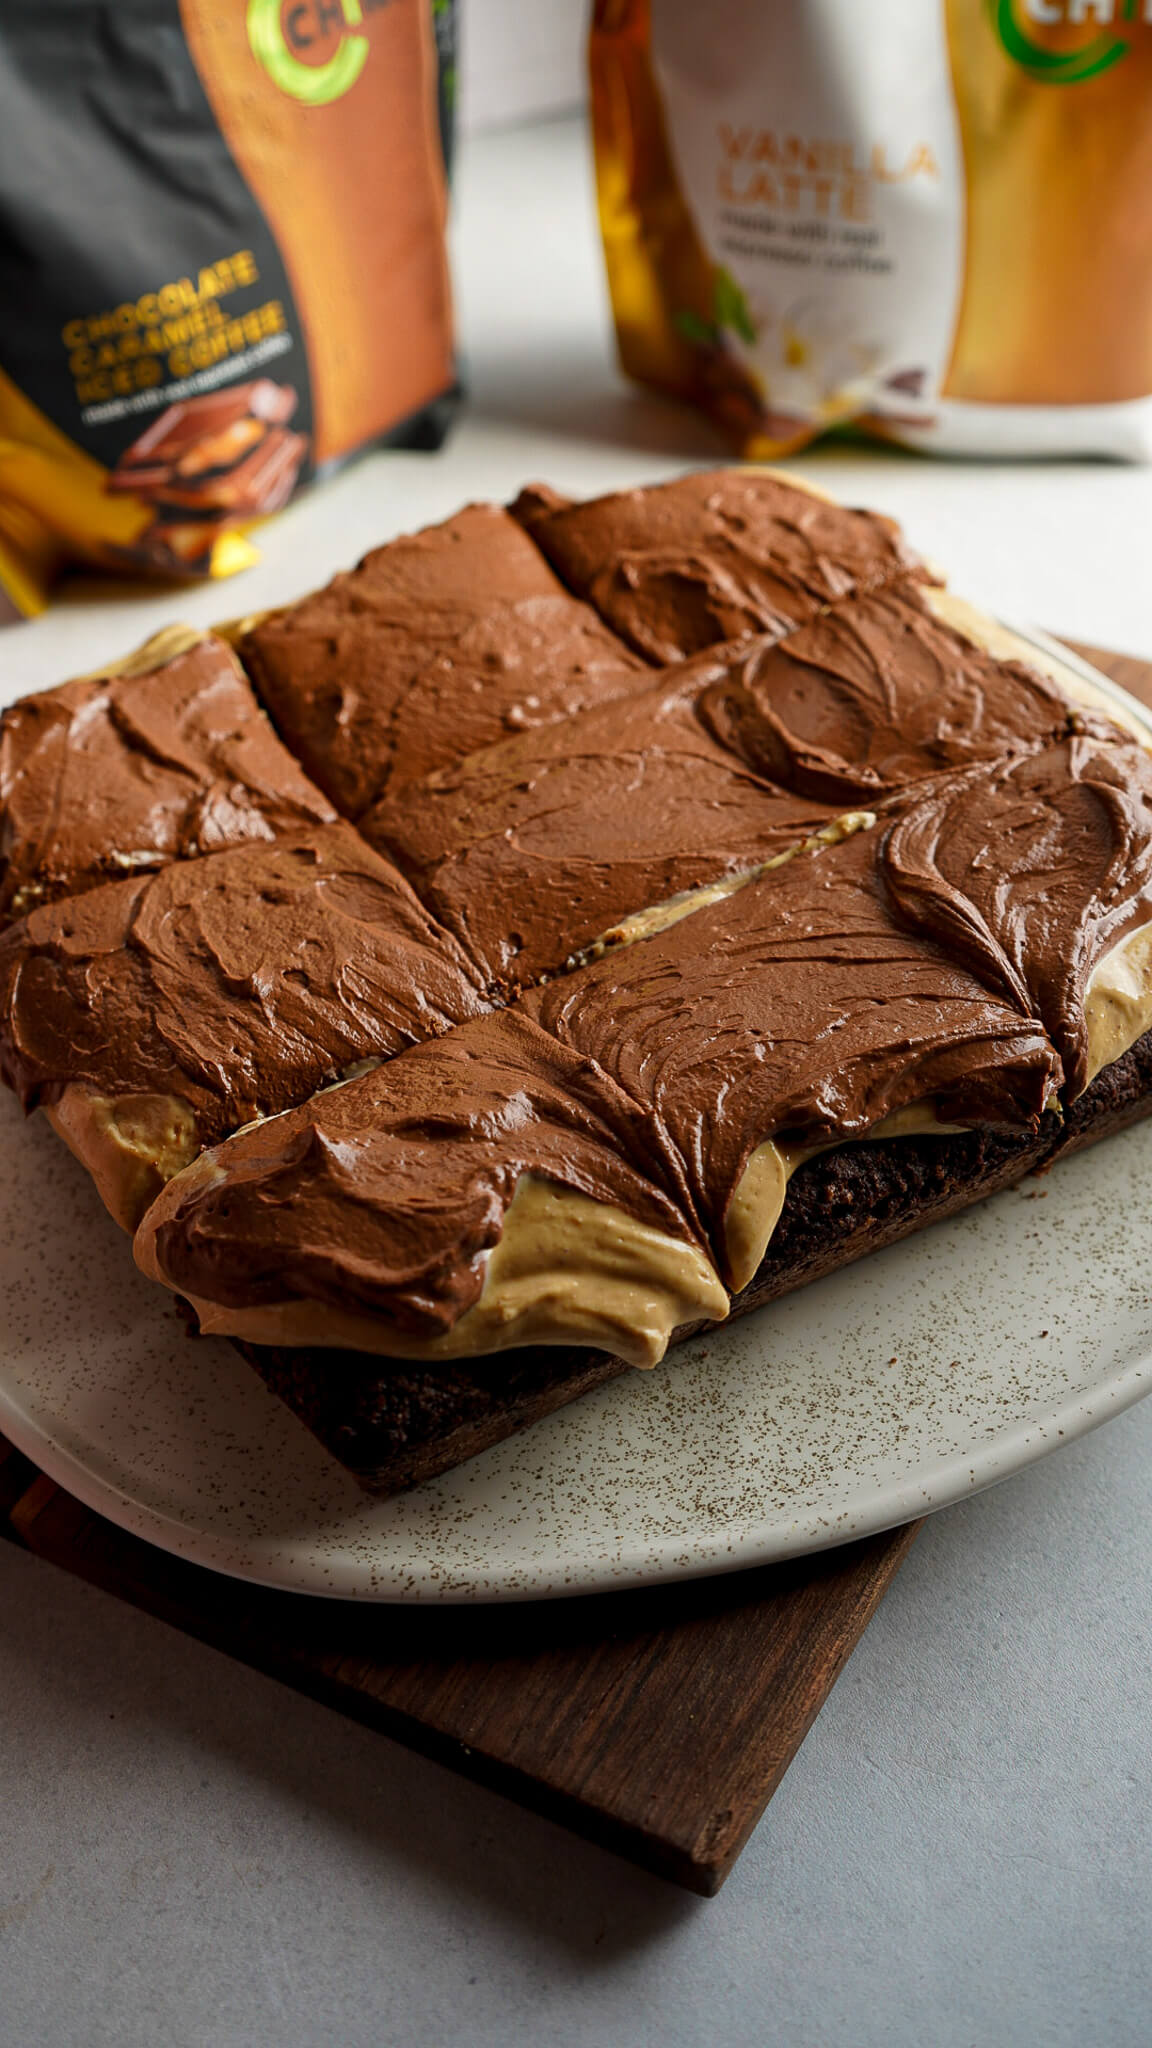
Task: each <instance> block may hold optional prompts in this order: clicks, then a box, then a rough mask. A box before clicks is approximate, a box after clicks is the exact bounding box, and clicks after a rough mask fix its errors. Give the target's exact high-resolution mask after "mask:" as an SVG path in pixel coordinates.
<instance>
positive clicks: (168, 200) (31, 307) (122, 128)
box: [0, 0, 454, 617]
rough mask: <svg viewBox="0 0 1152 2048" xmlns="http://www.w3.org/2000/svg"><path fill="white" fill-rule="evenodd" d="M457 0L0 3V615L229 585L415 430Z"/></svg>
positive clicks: (427, 344) (431, 305)
mask: <svg viewBox="0 0 1152 2048" xmlns="http://www.w3.org/2000/svg"><path fill="white" fill-rule="evenodd" d="M453 27H454V17H453V10H452V4H451V0H5V4H4V7H3V9H2V10H0V615H7V616H8V617H13V616H20V615H22V614H25V613H28V612H33V611H36V610H38V609H39V608H40V607H41V605H42V604H43V603H44V601H45V597H46V593H47V591H48V590H49V588H50V586H51V583H52V581H53V579H54V577H55V575H56V574H57V573H58V572H59V571H60V570H61V569H64V568H66V567H68V566H69V565H72V564H76V563H83V564H86V565H88V566H94V567H97V568H105V569H110V570H119V571H121V572H124V573H129V574H133V575H137V576H138V575H141V574H144V575H156V576H164V577H172V576H176V577H183V578H198V577H202V576H218V575H226V574H228V573H229V572H230V571H232V570H234V569H238V568H242V567H244V566H245V565H246V564H247V563H248V562H250V561H251V560H253V559H254V558H255V550H254V549H253V547H252V545H251V543H250V542H249V541H248V539H247V538H246V533H247V530H248V528H249V527H250V526H251V525H252V523H253V522H254V521H257V520H259V519H262V518H265V517H266V516H267V515H268V514H269V513H271V512H275V511H278V510H279V509H280V508H281V506H283V505H285V504H286V503H287V502H288V500H289V499H290V498H291V497H292V496H293V495H294V494H295V492H296V491H297V490H298V489H299V488H300V487H301V486H302V485H303V484H304V483H306V482H308V481H309V480H310V479H311V478H313V477H314V476H316V475H317V474H319V473H321V472H323V471H324V470H326V469H328V468H330V467H332V466H334V465H336V464H338V463H340V462H342V461H344V460H345V459H346V458H347V457H348V456H350V455H352V454H354V453H355V452H356V451H357V450H358V449H361V448H363V447H365V446H367V445H368V444H370V443H374V442H381V441H383V442H391V443H394V444H397V445H402V446H407V447H414V446H415V447H419V446H435V445H437V443H438V441H439V440H440V439H441V438H442V436H443V434H444V432H445V431H446V428H447V424H448V419H449V416H450V410H451V401H452V394H453V387H454V369H453V357H452V312H451V298H450V290H449V280H448V268H447V261H446V257H445V247H444V226H445V207H446V170H445V161H446V147H445V144H446V139H447V136H448V133H449V131H450V125H451V96H452V85H453V70H452V47H453Z"/></svg>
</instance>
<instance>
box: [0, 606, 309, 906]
mask: <svg viewBox="0 0 1152 2048" xmlns="http://www.w3.org/2000/svg"><path fill="white" fill-rule="evenodd" d="M333 815H334V814H333V811H332V807H331V805H330V804H329V803H328V801H327V799H326V798H325V797H323V796H322V795H321V794H320V791H319V790H318V789H317V788H315V787H314V785H313V784H312V783H310V782H309V781H308V779H307V777H306V776H305V775H304V773H303V771H302V770H301V768H300V767H299V765H298V763H297V762H296V761H295V760H294V759H293V757H292V755H291V754H290V753H288V752H287V750H286V749H285V748H284V747H283V746H282V745H281V743H280V741H279V740H278V738H277V737H276V734H275V732H274V731H273V729H272V726H271V725H270V724H269V721H268V719H267V717H266V716H265V714H264V712H263V711H262V710H261V708H260V706H259V704H258V703H257V701H256V698H255V697H254V696H253V694H252V690H251V687H250V685H249V684H248V682H247V680H246V678H245V676H244V675H243V673H242V671H241V669H240V666H239V664H238V662H237V660H236V657H235V655H234V654H233V653H232V651H231V649H230V648H229V647H227V646H226V645H225V644H224V642H223V641H222V640H217V639H215V638H213V637H212V636H211V635H203V634H199V633H196V632H194V631H192V630H191V629H189V628H182V627H175V628H171V629H170V630H169V631H168V632H165V633H161V634H158V635H157V636H156V638H155V639H154V640H152V641H150V642H149V643H148V645H147V646H146V647H143V648H141V649H140V651H139V652H138V653H137V654H136V655H133V656H130V657H129V658H128V659H127V660H125V661H124V662H121V663H120V664H118V665H117V666H115V667H112V668H109V669H105V670H103V671H101V672H100V673H98V674H95V675H91V676H84V677H79V678H77V679H76V680H75V681H73V682H70V683H64V684H62V685H61V686H60V687H59V688H58V689H55V690H44V691H42V692H40V693H39V694H38V695H37V696H34V697H24V698H22V699H21V701H20V702H19V703H18V704H13V705H12V706H10V708H9V709H8V710H7V711H5V712H4V714H3V718H2V719H0V919H3V920H7V919H8V918H10V917H13V916H18V915H20V914H21V913H22V912H23V911H24V910H27V909H30V908H32V907H33V906H34V905H35V904H36V903H39V902H42V901H45V900H50V899H52V898H54V897H59V896H65V895H75V894H76V893H77V892H78V891H81V890H84V889H91V888H94V887H95V886H96V885H97V884H98V883H100V882H104V881H107V880H108V879H109V877H111V876H114V875H120V874H124V873H127V872H131V871H132V870H134V869H147V868H158V867H162V866H163V865H164V864H165V863H166V862H168V861H173V860H180V859H185V858H187V857H188V856H190V855H196V854H202V853H209V852H212V851H214V850H215V849H217V848H219V847H225V846H233V845H238V844H243V843H244V842H246V841H253V840H255V841H270V840H273V839H275V838H277V837H279V835H280V834H281V833H284V832H290V831H293V830H295V829H297V828H298V827H299V826H300V825H302V824H307V823H309V822H313V821H316V820H320V819H326V818H331V817H332V816H333Z"/></svg>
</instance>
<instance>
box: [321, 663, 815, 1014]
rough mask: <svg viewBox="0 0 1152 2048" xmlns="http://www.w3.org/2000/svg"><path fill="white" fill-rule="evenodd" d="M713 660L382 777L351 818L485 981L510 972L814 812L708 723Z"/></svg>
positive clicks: (514, 976) (565, 949)
mask: <svg viewBox="0 0 1152 2048" xmlns="http://www.w3.org/2000/svg"><path fill="white" fill-rule="evenodd" d="M727 672H728V663H727V660H726V658H725V656H724V655H723V654H720V655H718V656H716V657H713V656H699V657H697V659H696V660H695V661H693V662H688V663H685V664H683V665H682V666H681V667H680V668H678V669H674V670H671V671H669V672H668V673H667V674H666V676H665V677H664V678H663V679H662V680H661V681H660V682H658V683H654V684H653V685H652V686H651V687H650V688H648V689H646V690H644V691H642V692H640V693H639V694H637V695H634V696H630V697H628V698H625V699H619V700H617V701H616V702H614V703H611V704H603V705H597V706H596V707H594V708H593V709H592V710H588V711H585V712H583V713H582V714H581V715H580V716H579V717H578V718H572V719H569V720H567V721H565V722H564V723H563V724H562V725H551V726H547V727H545V728H543V729H542V730H540V731H537V732H532V733H526V734H524V735H523V736H522V737H521V738H519V739H514V740H508V741H505V742H504V744H503V745H501V746H497V747H489V748H487V749H486V750H485V751H484V752H483V753H479V754H473V755H471V756H469V757H467V758H466V759H465V760H463V761H462V762H460V763H459V765H458V766H456V767H454V768H446V769H442V770H441V771H440V773H439V774H437V775H433V776H429V777H428V778H427V779H426V780H425V781H423V782H419V783H412V784H410V785H408V786H407V787H406V788H401V789H398V790H395V791H394V792H393V794H392V795H391V796H390V797H389V798H387V799H386V800H385V801H384V802H383V803H382V804H380V805H378V806H377V807H376V809H375V810H373V811H371V812H369V814H368V816H367V817H366V818H365V819H364V820H363V821H362V827H361V829H362V830H363V831H364V833H365V835H366V836H367V838H369V839H370V840H372V841H373V842H374V843H375V844H376V845H378V846H380V847H381V848H382V849H383V850H384V851H385V852H387V853H390V854H391V855H392V857H393V859H394V860H395V861H396V862H397V864H398V866H400V867H401V868H402V869H403V870H404V872H405V874H407V876H408V877H409V879H410V881H411V882H412V883H413V885H414V887H415V888H416V890H417V891H418V893H419V894H420V896H421V897H422V898H423V900H424V901H425V902H426V903H427V904H428V905H429V907H430V908H431V909H432V910H433V911H434V912H435V914H436V916H437V917H439V918H440V919H441V920H442V922H443V923H444V924H445V925H446V926H447V927H448V929H449V930H450V931H452V932H454V933H455V935H456V937H457V938H458V939H459V940H460V941H461V943H462V944H464V945H465V946H467V948H468V949H469V951H470V952H471V953H472V955H473V957H474V958H475V959H476V960H477V961H479V963H480V964H481V966H482V967H483V968H484V970H485V972H486V973H487V974H488V975H489V976H490V977H491V978H492V979H493V980H494V981H495V982H498V983H499V984H501V985H502V986H505V987H515V986H525V985H526V984H527V983H529V982H531V981H533V980H536V979H537V978H538V977H539V976H540V975H541V974H547V973H552V972H554V971H555V970H556V969H558V968H560V967H562V966H563V964H564V962H565V960H566V959H567V958H568V957H569V956H570V955H571V954H572V953H574V952H577V951H578V950H579V949H581V948H582V947H585V946H588V945H590V944H591V943H592V942H593V941H594V940H597V939H599V938H601V937H602V936H603V935H604V934H605V933H606V932H608V930H609V929H610V927H612V926H613V924H614V923H616V922H617V921H618V920H619V919H621V918H624V917H627V916H628V915H629V914H630V913H633V912H637V911H641V910H644V909H645V908H646V907H647V906H649V905H652V904H660V903H663V902H664V901H665V900H666V899H667V898H669V897H671V896H675V895H677V894H679V893H680V892H681V891H683V890H687V889H695V888H697V887H698V886H699V885H700V884H701V883H705V882H711V881H714V880H716V879H717V878H718V877H722V876H725V875H729V874H732V873H734V872H737V871H740V870H746V869H748V868H750V867H753V866H755V865H756V864H757V863H758V862H760V861H763V860H767V859H769V858H771V857H772V856H774V855H776V854H779V853H781V852H782V851H784V850H785V849H786V848H788V847H790V846H794V845H795V844H796V843H797V841H798V840H801V839H803V838H804V837H805V836H806V835H807V834H808V833H810V832H813V831H816V830H818V829H819V828H820V827H821V826H822V825H824V824H825V823H826V822H827V819H828V816H829V812H828V810H827V808H826V807H825V806H822V805H819V804H814V803H812V802H809V801H808V800H806V799H805V798H803V797H797V796H794V795H790V794H788V793H787V792H786V791H784V790H781V789H779V788H777V787H776V786H775V785H774V784H772V783H771V782H768V781H766V780H765V779H764V778H763V777H761V776H758V775H757V774H755V773H754V772H753V770H751V769H750V768H748V767H746V766H745V764H744V762H743V761H742V760H741V759H740V758H739V756H738V755H737V754H736V753H735V752H733V751H731V750H730V749H729V748H728V747H725V746H723V745H721V744H720V742H719V741H718V740H717V739H716V738H715V737H713V735H712V733H711V732H710V731H709V729H708V726H707V725H706V723H705V722H704V720H703V718H702V717H701V706H702V704H703V703H706V702H707V699H708V696H709V693H710V692H711V690H712V689H713V688H715V687H718V686H720V685H721V684H722V683H723V680H724V678H725V676H726V674H727Z"/></svg>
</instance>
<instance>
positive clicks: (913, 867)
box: [885, 736, 1152, 1099]
mask: <svg viewBox="0 0 1152 2048" xmlns="http://www.w3.org/2000/svg"><path fill="white" fill-rule="evenodd" d="M885 878H886V881H887V884H888V886H889V888H890V890H891V892H892V895H893V898H894V900H895V901H896V902H897V903H898V904H899V906H900V911H901V914H902V915H903V917H904V918H905V919H906V920H907V921H909V922H910V923H915V924H916V925H917V926H918V927H919V928H920V929H922V930H928V931H931V932H932V933H933V934H935V935H936V936H937V937H938V939H939V941H940V943H941V944H942V945H943V946H945V947H947V949H948V951H949V953H950V954H951V955H952V956H953V957H954V958H955V959H957V960H963V961H965V962H967V964H968V965H969V966H970V967H971V968H972V970H973V972H974V973H976V974H978V975H979V976H980V977H981V979H982V980H984V981H986V982H987V983H988V985H989V987H993V988H998V989H1001V990H1002V991H1003V992H1004V994H1005V996H1006V997H1007V998H1008V999H1009V1000H1010V1001H1016V1002H1018V1003H1019V1004H1021V1005H1025V1006H1028V1007H1030V1008H1032V1009H1034V1010H1035V1014H1036V1015H1037V1016H1038V1017H1040V1018H1042V1020H1043V1023H1044V1027H1045V1029H1046V1031H1047V1032H1048V1034H1049V1036H1050V1037H1051V1038H1052V1040H1053V1042H1054V1043H1055V1045H1056V1046H1057V1048H1058V1050H1059V1052H1060V1056H1061V1059H1062V1061H1063V1063H1064V1067H1065V1070H1066V1075H1067V1083H1068V1088H1067V1093H1068V1096H1069V1099H1071V1098H1074V1097H1075V1096H1076V1095H1078V1094H1079V1093H1080V1091H1081V1090H1082V1089H1083V1088H1084V1086H1085V1085H1086V1083H1087V1080H1088V1078H1089V1060H1088V1031H1087V1025H1086V1021H1085V1011H1084V998H1085V990H1086V988H1087V983H1088V979H1089V976H1090V975H1091V973H1092V970H1093V968H1094V967H1095V966H1096V965H1097V964H1098V962H1099V961H1100V960H1101V959H1102V958H1103V957H1104V955H1105V954H1106V953H1107V952H1108V951H1109V950H1110V949H1111V948H1112V947H1113V946H1115V945H1117V944H1119V942H1120V941H1121V940H1123V939H1124V938H1125V937H1127V935H1128V934H1129V933H1130V932H1132V931H1134V930H1135V929H1136V928H1137V926H1139V925H1142V924H1145V923H1147V922H1148V921H1149V920H1150V919H1152V757H1150V756H1149V754H1148V752H1147V751H1146V749H1145V748H1143V747H1140V746H1134V745H1131V744H1129V743H1128V742H1127V740H1126V739H1124V740H1120V739H1119V737H1118V738H1117V741H1116V743H1114V744H1102V743H1101V742H1100V741H1099V740H1098V739H1096V738H1094V737H1091V736H1082V737H1079V738H1074V739H1070V740H1065V741H1063V742H1062V743H1061V744H1060V745H1058V746H1053V747H1046V748H1043V749H1041V750H1039V751H1038V752H1036V753H1033V754H1029V755H1027V756H1025V758H1024V759H1023V760H1018V761H1015V762H1002V763H999V764H996V765H994V766H989V767H986V768H978V769H977V768H974V769H972V770H970V771H969V772H967V773H965V774H961V775H955V776H940V777H937V778H936V779H935V780H934V781H932V782H930V783H927V784H925V785H924V788H923V790H922V792H921V793H920V794H919V795H918V797H917V798H916V799H915V800H914V801H913V802H912V803H911V804H910V806H909V807H907V808H905V809H903V811H902V814H901V815H899V816H898V818H897V821H896V822H895V823H894V824H893V825H892V827H891V829H890V830H889V831H888V832H887V833H886V836H885Z"/></svg>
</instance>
